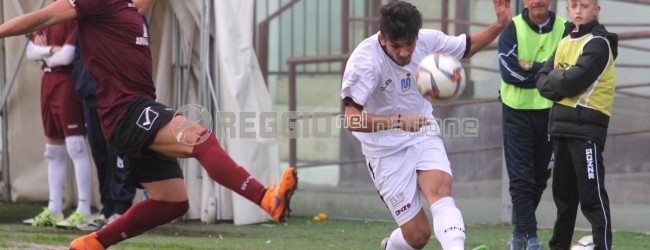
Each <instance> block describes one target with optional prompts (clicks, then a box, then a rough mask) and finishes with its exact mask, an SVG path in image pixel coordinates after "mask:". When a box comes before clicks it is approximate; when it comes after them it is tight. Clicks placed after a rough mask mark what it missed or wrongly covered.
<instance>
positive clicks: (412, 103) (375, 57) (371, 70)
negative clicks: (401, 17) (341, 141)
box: [341, 29, 467, 157]
mask: <svg viewBox="0 0 650 250" xmlns="http://www.w3.org/2000/svg"><path fill="white" fill-rule="evenodd" d="M466 39H467V38H466V36H465V35H464V34H463V35H460V36H457V37H455V36H447V35H446V34H444V33H442V32H440V31H437V30H429V29H421V30H420V32H419V34H418V40H417V42H416V45H415V51H414V52H413V56H412V57H411V62H410V63H409V64H408V65H405V66H399V65H397V64H396V63H395V62H394V61H393V60H392V59H390V57H388V55H386V53H385V52H384V51H383V49H382V47H381V45H380V44H379V33H377V34H375V35H373V36H371V37H369V38H366V39H365V40H363V41H362V42H361V43H360V44H359V46H357V48H356V49H355V50H354V51H353V52H352V55H350V59H348V63H347V65H346V67H345V73H344V74H343V86H342V88H341V98H346V97H350V98H352V100H353V101H354V102H355V103H357V104H359V105H362V106H363V107H364V108H363V111H364V112H367V113H369V114H376V115H390V114H402V115H405V114H421V115H424V116H426V117H427V118H428V119H429V121H431V122H432V123H431V126H430V127H428V128H427V127H425V128H422V129H421V131H420V132H419V133H408V132H406V131H404V130H401V129H386V130H381V131H377V132H369V133H365V132H353V134H354V136H355V137H357V139H359V140H360V141H361V144H362V150H363V154H364V155H365V156H367V157H381V156H386V155H390V154H393V153H395V152H398V151H399V150H401V149H403V148H405V147H408V146H410V145H413V144H416V143H418V142H422V141H424V140H426V139H427V138H428V137H431V136H439V134H440V133H439V128H438V125H437V123H436V122H435V120H434V117H433V107H432V106H431V103H430V102H429V101H428V100H427V99H425V98H424V97H422V96H421V95H420V94H419V92H418V88H417V85H416V84H415V72H416V70H417V68H418V65H419V63H420V61H422V59H423V58H424V57H425V56H427V55H429V54H431V53H434V52H443V53H445V54H447V55H450V56H453V57H455V58H457V59H461V58H462V57H463V55H464V53H465V48H466V45H467V40H466Z"/></svg>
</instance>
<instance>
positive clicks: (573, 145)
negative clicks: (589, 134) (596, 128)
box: [549, 138, 612, 250]
mask: <svg viewBox="0 0 650 250" xmlns="http://www.w3.org/2000/svg"><path fill="white" fill-rule="evenodd" d="M553 152H554V153H555V167H554V170H553V199H554V200H555V206H556V207H557V220H556V221H555V227H554V230H553V237H552V238H551V241H550V242H549V246H550V248H551V249H563V250H564V249H569V248H570V247H571V245H572V243H573V242H572V237H573V229H574V227H575V223H576V216H577V213H578V203H579V204H580V209H581V210H582V214H584V216H585V217H586V218H587V220H588V221H589V222H590V223H591V227H592V228H591V230H592V234H593V237H594V244H595V246H596V247H595V249H600V250H602V249H607V250H609V249H612V225H611V219H610V214H609V211H610V210H609V198H608V196H607V191H605V165H604V164H603V156H602V152H603V148H602V147H601V146H600V145H598V144H596V143H594V142H593V141H588V140H585V139H577V138H553Z"/></svg>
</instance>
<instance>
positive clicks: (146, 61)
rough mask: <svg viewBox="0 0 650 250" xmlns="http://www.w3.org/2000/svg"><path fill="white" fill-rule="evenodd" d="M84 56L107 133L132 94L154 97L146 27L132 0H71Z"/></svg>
mask: <svg viewBox="0 0 650 250" xmlns="http://www.w3.org/2000/svg"><path fill="white" fill-rule="evenodd" d="M69 2H70V4H72V5H73V7H75V9H76V10H77V15H78V27H79V43H80V49H81V54H82V55H83V60H84V63H85V65H86V67H87V68H88V70H89V71H90V73H91V74H92V75H93V77H95V80H96V81H97V107H98V108H97V109H98V111H99V117H100V119H101V122H102V131H103V132H104V136H105V137H106V138H110V135H111V134H112V132H113V129H114V128H115V126H116V125H117V124H118V122H119V121H120V120H121V119H122V116H124V113H125V112H126V109H127V108H128V105H129V103H130V102H131V100H133V99H134V98H135V97H138V96H144V97H147V98H151V100H155V99H156V92H155V91H156V89H155V87H154V84H153V80H152V79H153V78H152V71H153V66H152V62H151V61H152V60H151V50H150V48H149V32H148V31H147V26H146V25H145V23H144V20H143V18H142V16H141V15H140V13H138V11H137V8H136V6H135V4H133V3H132V2H131V1H130V0H102V1H98V0H69Z"/></svg>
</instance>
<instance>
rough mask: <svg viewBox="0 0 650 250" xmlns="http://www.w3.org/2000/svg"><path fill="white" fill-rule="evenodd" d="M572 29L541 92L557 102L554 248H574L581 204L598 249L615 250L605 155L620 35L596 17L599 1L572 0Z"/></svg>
mask: <svg viewBox="0 0 650 250" xmlns="http://www.w3.org/2000/svg"><path fill="white" fill-rule="evenodd" d="M567 10H568V12H569V15H570V16H571V23H569V24H568V25H567V29H568V30H572V31H571V34H570V36H568V37H565V38H564V39H563V40H562V41H560V44H559V45H558V48H557V50H556V53H555V55H554V57H553V58H551V59H550V60H548V61H547V63H546V64H545V65H544V67H543V68H542V69H541V70H540V72H539V74H538V75H537V88H538V90H539V92H540V94H541V95H542V96H544V97H546V98H548V99H549V100H552V101H554V102H555V103H554V104H553V107H552V108H551V112H550V122H549V134H550V136H551V138H552V139H553V152H554V153H555V169H554V170H553V199H554V200H555V205H556V207H557V219H556V221H555V226H554V228H553V237H552V238H551V240H550V242H549V246H550V247H551V249H569V248H570V246H571V242H572V236H573V230H574V227H575V220H576V215H577V209H578V204H579V203H580V204H581V210H582V213H583V214H584V215H585V217H586V218H587V220H588V221H589V222H590V223H591V227H592V228H591V230H592V234H593V239H594V243H595V249H607V250H609V249H611V246H612V227H611V218H610V208H609V198H608V196H607V191H606V190H605V166H604V164H603V157H602V152H603V148H604V147H605V139H606V136H607V127H608V124H609V118H610V116H611V112H612V105H613V102H614V88H615V67H614V59H615V58H616V55H617V44H618V37H617V36H616V34H613V33H609V32H608V31H607V30H606V29H605V27H604V26H603V25H601V24H600V23H598V21H597V20H596V17H597V15H598V13H599V12H600V6H599V5H598V2H597V0H569V5H568V6H567Z"/></svg>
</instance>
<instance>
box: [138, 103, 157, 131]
mask: <svg viewBox="0 0 650 250" xmlns="http://www.w3.org/2000/svg"><path fill="white" fill-rule="evenodd" d="M156 118H158V112H156V111H154V110H153V109H152V108H151V107H146V108H145V109H144V110H142V113H141V114H140V117H138V121H137V122H135V124H137V125H138V127H141V128H143V129H144V130H147V131H149V130H150V129H151V126H153V123H154V122H155V121H156Z"/></svg>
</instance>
